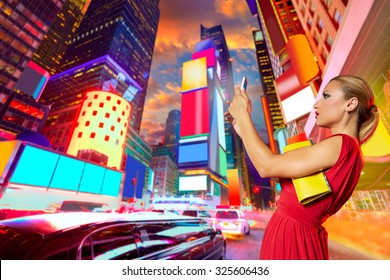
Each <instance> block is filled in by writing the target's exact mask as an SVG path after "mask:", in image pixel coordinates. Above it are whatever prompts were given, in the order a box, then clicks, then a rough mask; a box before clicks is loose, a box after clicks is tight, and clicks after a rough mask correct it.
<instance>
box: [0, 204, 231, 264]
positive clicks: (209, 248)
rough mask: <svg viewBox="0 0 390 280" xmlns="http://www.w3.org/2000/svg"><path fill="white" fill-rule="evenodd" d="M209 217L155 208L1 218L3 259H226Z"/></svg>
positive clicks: (0, 252) (0, 256) (0, 254)
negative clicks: (210, 224)
mask: <svg viewBox="0 0 390 280" xmlns="http://www.w3.org/2000/svg"><path fill="white" fill-rule="evenodd" d="M225 254H226V240H225V238H224V237H223V235H222V234H221V232H220V231H215V230H214V229H213V228H212V227H210V226H209V225H208V224H207V222H205V221H204V220H203V219H198V218H192V217H185V216H179V215H165V214H160V213H151V212H137V213H131V214H116V213H92V212H91V213H88V212H73V213H55V214H42V215H34V216H28V217H23V218H16V219H9V220H3V221H0V259H2V260H5V259H11V260H22V259H31V260H38V259H46V260H48V259H57V260H58V259H59V260H92V259H100V260H111V259H114V260H129V259H151V260H155V259H176V260H183V259H184V260H193V259H194V260H195V259H196V260H197V259H224V258H225Z"/></svg>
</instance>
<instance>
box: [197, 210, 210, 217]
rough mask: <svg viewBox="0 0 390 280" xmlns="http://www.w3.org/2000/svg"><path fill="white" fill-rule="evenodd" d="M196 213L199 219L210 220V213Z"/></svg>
mask: <svg viewBox="0 0 390 280" xmlns="http://www.w3.org/2000/svg"><path fill="white" fill-rule="evenodd" d="M198 213H199V217H201V218H211V215H210V213H209V212H207V211H199V212H198Z"/></svg>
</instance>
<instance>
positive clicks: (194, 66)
mask: <svg viewBox="0 0 390 280" xmlns="http://www.w3.org/2000/svg"><path fill="white" fill-rule="evenodd" d="M205 87H207V64H206V57H201V58H198V59H194V60H190V61H187V62H184V63H183V75H182V88H181V91H182V92H183V93H184V92H187V91H192V90H196V89H200V88H205Z"/></svg>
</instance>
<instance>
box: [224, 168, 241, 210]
mask: <svg viewBox="0 0 390 280" xmlns="http://www.w3.org/2000/svg"><path fill="white" fill-rule="evenodd" d="M227 175H228V186H229V192H228V193H229V205H240V204H241V198H240V180H239V174H238V169H229V170H228V171H227Z"/></svg>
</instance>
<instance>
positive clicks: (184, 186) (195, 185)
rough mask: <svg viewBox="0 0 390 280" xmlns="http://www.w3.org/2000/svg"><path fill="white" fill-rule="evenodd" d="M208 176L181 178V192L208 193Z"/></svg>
mask: <svg viewBox="0 0 390 280" xmlns="http://www.w3.org/2000/svg"><path fill="white" fill-rule="evenodd" d="M207 186H208V179H207V175H197V176H181V177H179V191H207Z"/></svg>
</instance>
